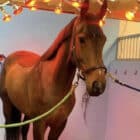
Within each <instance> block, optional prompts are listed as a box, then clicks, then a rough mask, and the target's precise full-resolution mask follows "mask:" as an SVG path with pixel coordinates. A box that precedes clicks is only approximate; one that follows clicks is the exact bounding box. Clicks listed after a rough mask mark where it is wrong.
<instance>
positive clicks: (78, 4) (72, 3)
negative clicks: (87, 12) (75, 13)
mask: <svg viewBox="0 0 140 140" xmlns="http://www.w3.org/2000/svg"><path fill="white" fill-rule="evenodd" d="M71 5H72V6H73V7H75V8H79V7H81V1H79V0H73V1H72V2H71Z"/></svg>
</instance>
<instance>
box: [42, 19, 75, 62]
mask: <svg viewBox="0 0 140 140" xmlns="http://www.w3.org/2000/svg"><path fill="white" fill-rule="evenodd" d="M75 19H76V18H74V19H72V20H71V22H70V23H69V24H67V25H66V26H65V27H64V28H63V30H62V31H61V32H60V33H59V34H58V35H57V37H56V39H55V40H54V42H53V44H52V45H51V46H50V47H49V49H48V50H47V51H46V52H45V53H44V54H43V55H42V56H41V60H50V59H51V58H53V57H54V56H55V55H56V53H57V50H58V49H59V47H60V46H61V44H62V43H63V42H64V41H65V40H66V39H68V38H69V37H70V36H71V35H72V29H73V25H74V21H75Z"/></svg>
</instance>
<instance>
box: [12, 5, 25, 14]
mask: <svg viewBox="0 0 140 140" xmlns="http://www.w3.org/2000/svg"><path fill="white" fill-rule="evenodd" d="M14 9H15V10H14V11H13V14H14V15H19V14H20V13H22V11H23V8H22V7H21V6H20V7H15V8H14Z"/></svg>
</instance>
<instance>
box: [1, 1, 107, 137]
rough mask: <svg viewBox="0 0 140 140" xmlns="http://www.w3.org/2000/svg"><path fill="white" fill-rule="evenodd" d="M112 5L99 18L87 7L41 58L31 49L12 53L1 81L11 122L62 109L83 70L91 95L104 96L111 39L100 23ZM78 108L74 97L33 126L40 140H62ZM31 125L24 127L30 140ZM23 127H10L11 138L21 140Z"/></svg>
mask: <svg viewBox="0 0 140 140" xmlns="http://www.w3.org/2000/svg"><path fill="white" fill-rule="evenodd" d="M106 9H107V1H106V0H104V2H103V5H102V6H101V9H100V11H99V13H98V14H96V15H94V14H91V13H88V12H87V9H86V8H83V9H81V14H80V15H79V16H77V17H75V18H74V19H73V20H72V21H71V22H70V23H69V24H68V25H67V26H66V27H65V28H64V29H63V30H62V31H61V32H60V33H59V35H58V37H57V38H56V40H55V41H54V43H53V44H52V46H51V47H50V48H49V49H48V50H47V51H46V52H45V53H44V54H43V55H42V56H41V57H40V56H39V55H37V54H35V53H32V52H28V51H17V52H15V53H12V54H11V55H9V56H8V57H7V58H6V60H5V62H4V66H3V70H2V74H1V79H0V96H1V98H2V101H3V111H4V115H5V120H6V122H5V123H6V124H9V123H15V122H20V121H21V114H22V113H24V114H25V118H24V120H27V119H31V118H34V117H36V116H38V115H40V114H42V113H44V112H46V111H48V110H49V109H50V108H52V107H53V106H54V105H56V104H57V103H58V102H59V101H60V100H61V99H62V98H63V97H64V96H65V95H66V94H67V93H68V92H69V90H70V88H71V85H72V81H73V78H74V75H75V71H76V68H78V69H79V70H80V71H81V73H82V75H83V77H84V79H85V83H86V87H87V91H88V93H89V95H90V96H99V95H100V94H102V93H103V91H104V89H105V84H106V80H105V75H106V68H105V66H104V64H103V60H102V50H103V46H104V43H105V41H106V37H105V35H104V33H103V31H102V29H101V28H100V26H99V25H98V22H99V20H100V19H102V18H103V17H104V15H105V13H106ZM74 104H75V96H74V94H73V95H72V96H70V98H69V99H68V100H67V101H66V102H65V103H64V104H63V105H61V106H60V107H59V108H58V109H57V110H55V111H54V112H53V113H51V114H50V115H49V116H47V117H45V118H43V119H41V120H39V121H37V122H34V123H33V138H34V140H44V133H45V130H46V129H47V128H48V127H50V131H49V134H48V140H58V138H59V136H60V134H61V133H62V131H63V130H64V128H65V125H66V122H67V119H68V116H69V114H70V113H71V111H72V109H73V107H74ZM28 128H29V125H26V126H23V127H22V129H21V133H22V139H23V140H26V139H27V132H28ZM19 132H20V128H6V140H19Z"/></svg>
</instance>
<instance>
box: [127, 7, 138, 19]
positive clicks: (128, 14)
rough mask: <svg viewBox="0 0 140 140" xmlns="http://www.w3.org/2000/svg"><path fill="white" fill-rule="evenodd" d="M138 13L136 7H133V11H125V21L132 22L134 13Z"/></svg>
mask: <svg viewBox="0 0 140 140" xmlns="http://www.w3.org/2000/svg"><path fill="white" fill-rule="evenodd" d="M137 11H138V7H137V6H136V7H134V9H133V10H130V11H126V13H125V17H126V19H127V20H133V19H134V18H135V15H136V12H137Z"/></svg>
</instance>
